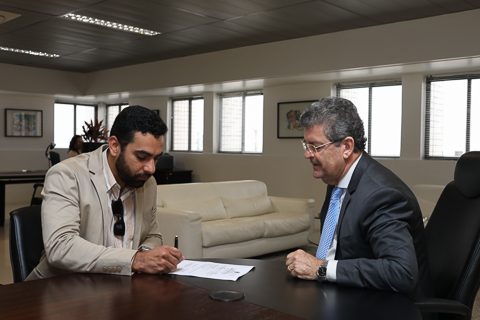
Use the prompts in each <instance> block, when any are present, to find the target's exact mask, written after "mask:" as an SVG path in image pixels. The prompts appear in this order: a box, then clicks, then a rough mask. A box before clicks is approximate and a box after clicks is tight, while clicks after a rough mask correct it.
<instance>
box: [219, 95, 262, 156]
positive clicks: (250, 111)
mask: <svg viewBox="0 0 480 320" xmlns="http://www.w3.org/2000/svg"><path fill="white" fill-rule="evenodd" d="M219 145H220V147H219V151H220V152H236V153H262V151H263V94H262V93H235V94H228V95H221V96H220V144H219Z"/></svg>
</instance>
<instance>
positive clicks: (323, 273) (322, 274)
mask: <svg viewBox="0 0 480 320" xmlns="http://www.w3.org/2000/svg"><path fill="white" fill-rule="evenodd" d="M327 265H328V261H327V260H324V261H323V262H322V264H321V265H320V268H318V270H317V277H318V280H320V281H327Z"/></svg>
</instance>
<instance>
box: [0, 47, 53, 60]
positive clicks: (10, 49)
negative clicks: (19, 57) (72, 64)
mask: <svg viewBox="0 0 480 320" xmlns="http://www.w3.org/2000/svg"><path fill="white" fill-rule="evenodd" d="M0 50H2V51H10V52H15V53H24V54H31V55H32V56H39V57H48V58H58V57H60V55H58V54H54V53H45V52H39V51H32V50H23V49H15V48H9V47H2V46H0Z"/></svg>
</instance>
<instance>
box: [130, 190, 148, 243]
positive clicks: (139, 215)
mask: <svg viewBox="0 0 480 320" xmlns="http://www.w3.org/2000/svg"><path fill="white" fill-rule="evenodd" d="M144 191H145V188H144V187H142V188H139V189H137V191H136V192H135V232H134V234H133V244H132V248H133V249H135V248H138V247H139V246H140V235H141V234H142V230H141V229H142V227H143V211H144V208H143V204H144V203H146V202H145V192H144Z"/></svg>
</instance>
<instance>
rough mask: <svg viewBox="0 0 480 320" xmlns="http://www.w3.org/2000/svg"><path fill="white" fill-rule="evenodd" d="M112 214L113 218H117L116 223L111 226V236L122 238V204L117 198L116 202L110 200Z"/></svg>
mask: <svg viewBox="0 0 480 320" xmlns="http://www.w3.org/2000/svg"><path fill="white" fill-rule="evenodd" d="M112 212H113V215H114V216H115V217H117V221H116V222H115V224H114V225H113V234H114V235H116V236H124V235H125V222H124V221H123V203H122V199H120V198H118V200H116V201H113V200H112Z"/></svg>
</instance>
